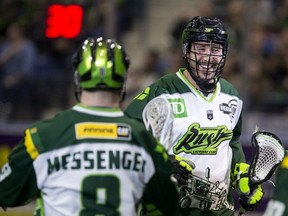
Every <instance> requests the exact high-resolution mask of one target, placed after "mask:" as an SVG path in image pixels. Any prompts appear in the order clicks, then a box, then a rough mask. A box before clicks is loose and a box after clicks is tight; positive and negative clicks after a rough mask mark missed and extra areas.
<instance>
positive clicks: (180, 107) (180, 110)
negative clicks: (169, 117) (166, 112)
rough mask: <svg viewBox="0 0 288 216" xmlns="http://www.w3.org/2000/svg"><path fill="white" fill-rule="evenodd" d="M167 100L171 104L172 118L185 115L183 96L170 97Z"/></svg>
mask: <svg viewBox="0 0 288 216" xmlns="http://www.w3.org/2000/svg"><path fill="white" fill-rule="evenodd" d="M168 101H169V103H170V104H171V106H172V109H173V114H174V118H185V117H187V109H186V104H185V100H184V99H183V98H170V99H168Z"/></svg>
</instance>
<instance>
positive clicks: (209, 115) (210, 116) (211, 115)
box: [207, 110, 213, 120]
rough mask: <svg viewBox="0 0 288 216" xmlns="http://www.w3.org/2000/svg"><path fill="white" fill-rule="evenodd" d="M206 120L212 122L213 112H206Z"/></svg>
mask: <svg viewBox="0 0 288 216" xmlns="http://www.w3.org/2000/svg"><path fill="white" fill-rule="evenodd" d="M207 118H208V119H209V120H212V119H213V110H207Z"/></svg>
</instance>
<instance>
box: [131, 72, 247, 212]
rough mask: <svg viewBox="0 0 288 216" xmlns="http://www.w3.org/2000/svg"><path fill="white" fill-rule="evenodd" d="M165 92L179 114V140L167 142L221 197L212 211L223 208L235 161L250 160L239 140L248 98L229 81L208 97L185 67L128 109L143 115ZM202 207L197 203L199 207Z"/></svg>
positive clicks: (175, 123)
mask: <svg viewBox="0 0 288 216" xmlns="http://www.w3.org/2000/svg"><path fill="white" fill-rule="evenodd" d="M159 95H165V97H166V98H168V100H169V102H170V104H171V105H172V108H173V113H174V121H173V128H172V136H173V137H172V140H173V141H172V143H170V144H169V143H163V145H164V146H165V147H166V148H167V149H168V152H169V154H175V155H178V156H180V157H182V158H186V159H189V160H191V161H192V162H194V164H195V169H194V170H193V174H194V176H196V178H197V179H196V180H195V179H194V180H193V181H195V182H196V184H198V185H199V187H201V184H202V186H203V185H206V186H207V187H210V192H211V194H217V197H218V198H217V197H216V198H215V202H214V204H212V205H211V206H210V209H218V208H221V207H222V206H223V205H222V204H223V203H225V202H226V196H227V193H228V188H229V186H230V172H231V165H233V164H235V163H236V162H239V161H241V160H244V155H243V150H242V147H241V145H240V144H239V142H238V138H239V136H240V134H241V112H242V105H243V102H242V99H241V98H240V96H239V94H238V92H237V91H236V89H235V88H233V87H232V85H231V84H230V83H228V82H227V81H225V80H224V79H220V81H219V82H218V83H217V87H216V90H215V92H214V93H211V94H210V95H208V96H207V97H205V96H204V95H203V94H202V93H201V92H199V91H198V90H197V89H195V88H194V87H193V86H192V85H191V84H190V83H189V82H188V80H187V79H186V78H185V77H184V75H183V74H182V71H181V70H179V71H178V72H177V73H176V75H175V74H169V75H167V76H165V77H163V78H162V79H160V80H158V81H157V82H155V83H154V84H153V85H151V86H149V87H148V88H146V89H145V90H144V91H143V92H142V93H141V94H139V95H138V96H136V98H135V99H134V101H133V102H132V104H130V106H129V107H128V108H127V110H126V112H127V113H128V114H129V115H130V116H133V117H135V118H139V117H140V116H139V115H136V112H135V111H136V110H139V109H140V107H141V106H145V104H146V103H148V101H150V100H151V99H152V98H155V97H158V96H159ZM138 112H139V111H138ZM234 156H235V158H234ZM233 160H234V161H233ZM195 182H194V183H195ZM197 182H198V183H197ZM200 182H202V183H200ZM209 184H210V186H209ZM211 188H213V189H211ZM211 190H212V191H211ZM199 193H200V192H199ZM201 193H202V192H201ZM203 193H205V192H204V191H203ZM218 195H219V196H218ZM203 196H204V195H203ZM211 196H212V195H211ZM210 199H212V198H211V197H210ZM217 202H221V203H217ZM191 205H192V204H191ZM197 205H198V203H197V204H195V205H194V206H191V207H199V206H197ZM199 208H200V207H199Z"/></svg>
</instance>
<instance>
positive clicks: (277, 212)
mask: <svg viewBox="0 0 288 216" xmlns="http://www.w3.org/2000/svg"><path fill="white" fill-rule="evenodd" d="M287 179H288V152H287V151H286V155H285V157H284V159H283V161H282V162H281V165H280V167H279V168H278V170H277V174H276V182H275V185H276V187H275V188H274V194H273V196H272V199H270V201H269V202H268V205H267V207H266V210H265V213H264V215H263V216H285V215H288V199H287V193H288V186H287Z"/></svg>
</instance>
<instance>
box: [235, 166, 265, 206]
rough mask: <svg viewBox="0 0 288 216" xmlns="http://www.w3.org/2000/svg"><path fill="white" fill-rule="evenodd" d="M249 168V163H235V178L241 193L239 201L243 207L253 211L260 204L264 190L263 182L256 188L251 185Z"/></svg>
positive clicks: (236, 186)
mask: <svg viewBox="0 0 288 216" xmlns="http://www.w3.org/2000/svg"><path fill="white" fill-rule="evenodd" d="M248 170H249V164H246V163H238V164H236V165H235V169H234V173H233V176H234V179H235V181H234V185H235V188H236V190H237V191H238V193H239V203H240V205H241V207H242V208H243V209H245V210H246V211H252V210H253V209H255V208H256V207H258V205H259V204H260V202H261V200H262V198H263V196H264V192H263V189H262V186H261V184H259V185H257V186H256V187H255V188H251V187H250V186H249V177H248Z"/></svg>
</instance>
